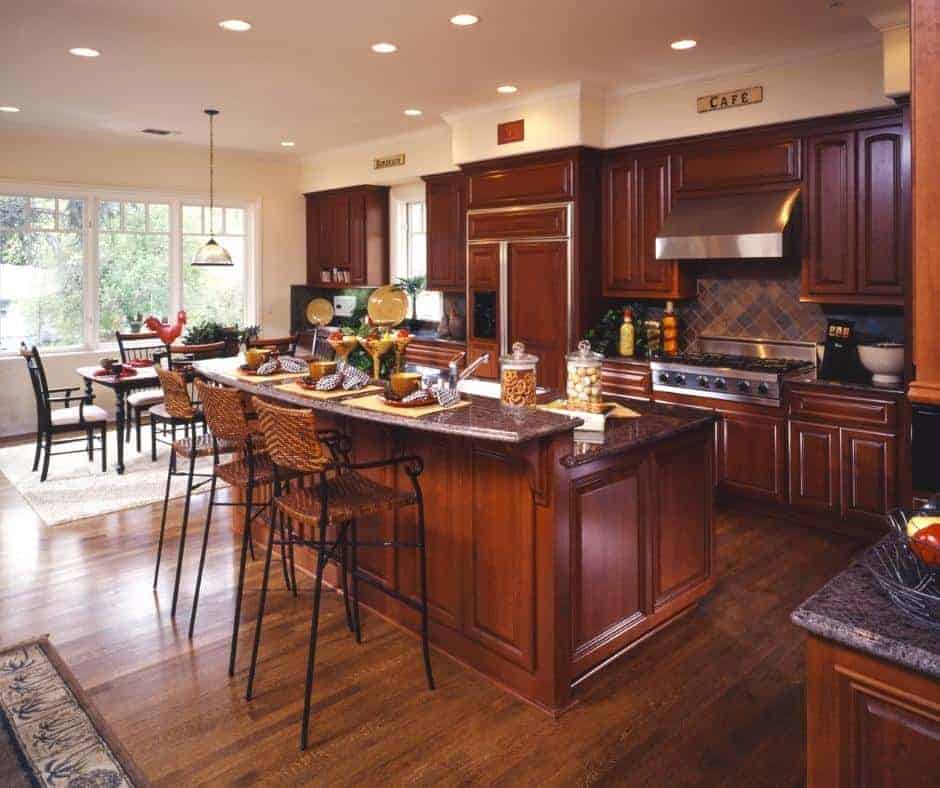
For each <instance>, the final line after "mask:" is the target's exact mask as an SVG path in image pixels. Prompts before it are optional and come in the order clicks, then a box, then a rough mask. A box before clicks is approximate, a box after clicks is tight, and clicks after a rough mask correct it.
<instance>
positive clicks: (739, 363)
mask: <svg viewBox="0 0 940 788" xmlns="http://www.w3.org/2000/svg"><path fill="white" fill-rule="evenodd" d="M660 363H663V364H676V365H682V366H694V367H709V368H712V367H721V368H724V369H737V370H746V371H748V372H769V373H772V374H786V373H787V372H792V371H793V370H797V369H807V368H809V367H812V366H813V363H812V362H811V361H800V360H798V359H794V358H751V357H748V356H735V355H731V354H730V353H680V354H679V355H677V356H670V357H669V358H664V359H661V360H660Z"/></svg>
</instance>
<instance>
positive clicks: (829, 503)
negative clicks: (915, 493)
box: [786, 384, 904, 532]
mask: <svg viewBox="0 0 940 788" xmlns="http://www.w3.org/2000/svg"><path fill="white" fill-rule="evenodd" d="M786 399H787V412H788V415H789V422H788V428H789V452H790V485H789V487H790V493H789V502H790V505H791V506H792V507H794V508H796V509H800V510H803V511H808V512H817V513H821V514H825V515H827V516H830V517H831V518H833V520H835V521H838V522H841V523H844V524H846V525H849V526H860V527H863V528H865V527H870V529H871V530H872V531H873V532H879V531H881V530H883V529H884V516H885V514H886V513H887V512H888V511H889V510H891V509H893V508H894V507H896V506H899V505H900V503H901V493H900V487H901V485H900V479H899V466H900V463H901V460H900V448H899V447H900V446H901V445H902V432H903V426H902V425H903V423H904V418H903V407H902V406H903V402H902V400H903V395H901V394H900V393H898V394H892V393H885V392H879V391H877V390H870V391H863V390H861V389H859V390H851V391H843V390H840V389H838V388H837V387H832V386H829V387H826V386H824V385H814V386H807V385H801V384H794V385H788V386H787V389H786Z"/></svg>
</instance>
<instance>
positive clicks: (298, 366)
mask: <svg viewBox="0 0 940 788" xmlns="http://www.w3.org/2000/svg"><path fill="white" fill-rule="evenodd" d="M280 364H281V369H282V370H283V371H284V372H291V373H294V372H296V373H300V372H306V371H307V363H306V362H305V361H301V360H300V359H299V358H293V357H291V356H285V357H284V358H282V359H280Z"/></svg>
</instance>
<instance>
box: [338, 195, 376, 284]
mask: <svg viewBox="0 0 940 788" xmlns="http://www.w3.org/2000/svg"><path fill="white" fill-rule="evenodd" d="M366 200H367V197H366V195H365V194H364V193H362V192H354V193H353V194H350V195H349V197H348V198H347V205H348V208H347V211H346V239H347V240H346V243H347V248H348V252H347V257H346V259H347V261H348V262H347V265H348V267H349V283H350V284H354V285H364V284H384V283H379V282H369V277H368V269H367V265H366V262H367V261H366V257H367V255H366V244H367V242H368V239H367V238H366V210H367V205H366Z"/></svg>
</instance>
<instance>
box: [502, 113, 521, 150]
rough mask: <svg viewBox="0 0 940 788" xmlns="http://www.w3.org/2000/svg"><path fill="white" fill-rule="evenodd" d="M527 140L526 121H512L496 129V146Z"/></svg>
mask: <svg viewBox="0 0 940 788" xmlns="http://www.w3.org/2000/svg"><path fill="white" fill-rule="evenodd" d="M524 139H525V119H524V118H519V120H510V121H507V122H506V123H500V124H499V125H498V126H497V127H496V144H497V145H506V144H507V143H509V142H522V141H523V140H524Z"/></svg>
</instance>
